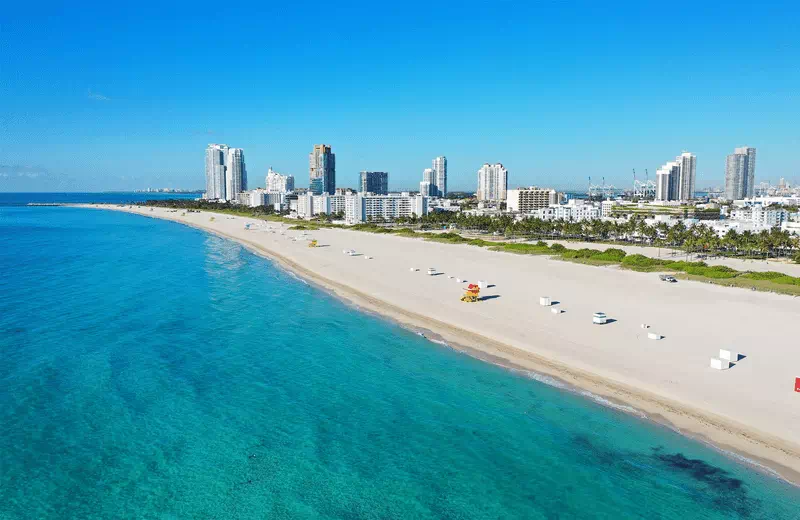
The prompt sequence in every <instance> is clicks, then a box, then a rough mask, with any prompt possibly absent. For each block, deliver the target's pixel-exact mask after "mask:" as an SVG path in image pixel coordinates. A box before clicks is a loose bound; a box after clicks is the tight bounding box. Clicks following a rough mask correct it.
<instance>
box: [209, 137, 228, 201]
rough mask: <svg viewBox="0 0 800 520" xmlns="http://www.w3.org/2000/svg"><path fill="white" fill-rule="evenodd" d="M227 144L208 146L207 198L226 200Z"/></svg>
mask: <svg viewBox="0 0 800 520" xmlns="http://www.w3.org/2000/svg"><path fill="white" fill-rule="evenodd" d="M227 159H228V145H227V144H209V145H208V147H207V148H206V199H208V200H218V199H221V200H225V199H226V197H225V169H226V164H227Z"/></svg>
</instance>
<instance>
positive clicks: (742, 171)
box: [725, 146, 756, 200]
mask: <svg viewBox="0 0 800 520" xmlns="http://www.w3.org/2000/svg"><path fill="white" fill-rule="evenodd" d="M755 176H756V149H755V148H750V147H748V146H744V147H742V148H736V149H734V151H733V153H732V154H731V155H729V156H728V158H727V160H726V162H725V198H726V199H728V200H737V199H744V198H750V197H752V196H753V191H754V187H755V186H754V184H755Z"/></svg>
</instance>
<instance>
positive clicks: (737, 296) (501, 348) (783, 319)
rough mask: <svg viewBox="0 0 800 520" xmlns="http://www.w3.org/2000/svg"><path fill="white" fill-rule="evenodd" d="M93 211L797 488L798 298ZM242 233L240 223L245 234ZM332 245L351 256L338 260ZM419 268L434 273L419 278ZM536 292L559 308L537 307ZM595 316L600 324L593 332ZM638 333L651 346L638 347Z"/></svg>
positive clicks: (267, 225)
mask: <svg viewBox="0 0 800 520" xmlns="http://www.w3.org/2000/svg"><path fill="white" fill-rule="evenodd" d="M91 207H97V206H91ZM99 207H100V208H104V209H112V210H122V211H128V212H132V213H139V214H142V215H145V216H149V217H157V218H164V219H169V220H174V221H177V222H182V223H185V224H189V225H192V226H196V227H198V228H202V229H205V230H208V231H211V232H214V233H217V234H220V235H223V236H226V237H229V238H231V239H234V240H237V241H239V242H241V243H242V244H245V245H246V246H248V247H250V248H251V249H253V250H255V251H257V252H261V253H263V254H265V255H267V256H269V257H272V258H274V259H276V260H277V261H279V262H281V263H282V264H283V265H285V266H286V267H288V268H290V269H292V270H294V271H295V272H297V273H298V274H299V275H301V276H304V277H306V278H308V279H310V280H312V281H315V282H317V283H319V284H320V285H322V286H324V287H327V288H329V289H331V290H333V291H334V292H335V293H337V294H338V295H340V296H342V297H344V298H346V299H349V300H351V301H353V302H354V303H356V304H358V305H360V306H363V307H366V308H369V309H371V310H374V311H377V312H379V313H381V314H383V315H386V316H388V317H390V318H393V319H395V320H397V321H399V322H401V323H403V324H406V325H409V326H412V327H419V328H424V329H427V330H430V331H432V332H434V333H435V334H437V335H440V336H441V337H442V338H443V339H444V340H446V341H447V342H448V343H451V344H455V345H460V346H463V347H466V348H468V349H470V350H469V351H470V353H472V354H474V355H477V356H478V357H484V358H487V359H491V360H502V361H503V362H504V363H507V364H510V365H513V366H518V367H524V368H527V369H530V370H534V371H536V372H539V373H543V374H549V375H553V376H556V377H558V378H561V379H563V380H564V381H566V382H568V383H570V384H572V385H575V386H577V387H580V388H584V389H587V390H589V391H591V392H592V393H594V394H597V395H601V396H605V397H608V398H610V399H613V400H614V401H616V402H622V403H626V404H629V405H631V406H633V407H635V408H637V409H639V410H641V411H643V412H644V413H645V414H647V415H648V416H649V417H650V418H653V419H656V420H663V421H665V422H668V423H669V424H671V425H674V426H675V427H677V428H679V429H680V430H681V431H682V432H684V433H686V434H689V435H694V436H697V437H701V438H704V439H707V440H709V441H711V442H713V443H714V444H715V445H717V446H720V447H723V448H725V449H731V450H733V451H736V452H739V453H742V454H746V456H748V457H750V458H752V459H753V460H756V461H759V462H760V463H763V464H765V465H767V466H769V467H770V468H773V469H774V470H776V471H778V472H779V473H780V474H781V475H783V476H784V477H785V478H787V479H788V480H790V481H793V482H795V483H800V393H797V392H795V391H794V380H795V377H800V347H798V345H800V334H798V328H797V327H798V321H795V320H798V319H799V318H800V298H793V297H791V296H784V295H778V294H771V293H762V292H753V291H747V290H743V289H738V288H728V287H721V286H717V285H711V284H703V283H699V282H680V283H677V284H669V283H665V282H662V281H660V280H659V278H658V276H657V275H656V274H653V273H637V272H631V271H624V270H620V269H617V268H606V267H591V266H586V265H579V264H574V263H570V262H564V261H560V260H554V259H550V258H547V257H542V256H525V255H515V254H511V253H501V252H494V251H489V250H486V249H482V248H478V247H472V246H467V245H452V244H440V243H432V242H425V241H423V240H418V239H413V238H404V237H399V236H391V235H376V234H371V233H364V232H358V231H349V230H344V229H324V230H319V231H309V232H306V235H307V237H309V238H314V239H317V240H318V241H319V245H321V246H323V247H316V248H309V247H308V241H307V240H305V239H303V240H298V241H295V240H293V239H294V238H297V237H300V236H301V233H303V232H301V231H288V228H289V227H290V226H289V225H286V224H279V223H276V222H264V221H259V220H255V219H249V218H243V217H231V216H228V215H224V214H211V213H208V212H203V213H185V214H184V213H183V211H178V212H171V211H170V210H167V209H163V208H154V209H152V211H151V208H146V207H141V208H137V207H136V206H134V207H132V208H128V207H127V206H125V207H124V208H121V207H117V206H99ZM212 216H213V217H214V220H213V221H212V220H211V217H212ZM246 223H252V226H251V229H250V230H246V229H245V224H246ZM300 223H301V222H298V224H300ZM281 233H284V234H281ZM345 249H354V250H355V251H356V253H357V256H350V255H346V254H343V250H345ZM367 257H372V258H371V259H368V258H367ZM412 267H414V268H418V269H419V271H413V272H412V271H410V268H412ZM429 267H434V268H435V269H436V270H437V271H438V272H439V273H442V274H440V275H437V276H428V275H427V274H426V271H427V269H428V268H429ZM449 276H453V277H454V278H452V279H451V278H449ZM455 278H461V279H463V280H466V281H468V282H475V283H477V282H478V280H486V281H487V282H488V284H489V287H488V288H487V289H484V290H483V291H482V292H481V296H483V297H486V299H485V300H483V301H481V302H479V303H475V304H472V303H463V302H461V301H460V300H459V299H460V297H461V295H462V294H463V291H464V288H465V286H466V284H465V283H458V282H457V281H456V279H455ZM540 296H549V297H550V298H552V300H554V301H555V302H558V304H557V307H559V308H561V309H563V311H564V312H563V313H561V314H554V313H552V312H551V309H550V308H549V307H542V306H540V305H539V297H540ZM596 311H602V312H605V313H606V314H607V315H608V317H609V318H610V319H612V320H614V321H613V322H612V323H609V324H607V325H593V324H592V314H593V313H594V312H596ZM642 324H648V325H650V328H649V329H643V328H641V325H642ZM649 332H653V333H656V334H659V335H663V336H664V338H663V339H662V340H657V341H656V340H651V339H648V337H647V336H648V333H649ZM720 348H725V349H731V350H734V351H738V352H740V353H742V354H743V355H744V356H746V357H744V358H743V359H741V360H740V361H738V362H737V363H736V364H735V366H733V367H732V368H730V369H728V370H722V371H720V370H714V369H712V368H710V367H709V361H710V358H712V357H715V356H717V355H718V354H719V349H720ZM420 369H421V370H424V367H420Z"/></svg>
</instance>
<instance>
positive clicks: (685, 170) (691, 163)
mask: <svg viewBox="0 0 800 520" xmlns="http://www.w3.org/2000/svg"><path fill="white" fill-rule="evenodd" d="M696 172H697V157H696V156H695V155H694V154H692V153H689V152H683V153H681V154H680V155H679V156H678V157H676V158H675V160H674V161H670V162H668V163H666V164H665V165H664V166H662V167H661V168H659V169H658V171H656V200H660V201H663V202H666V201H671V200H692V199H693V198H694V183H695V175H696Z"/></svg>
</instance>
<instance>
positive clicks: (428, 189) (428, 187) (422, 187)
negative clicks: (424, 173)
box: [419, 181, 436, 197]
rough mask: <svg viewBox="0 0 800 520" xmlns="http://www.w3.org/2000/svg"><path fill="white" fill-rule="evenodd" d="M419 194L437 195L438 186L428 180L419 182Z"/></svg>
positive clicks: (426, 195)
mask: <svg viewBox="0 0 800 520" xmlns="http://www.w3.org/2000/svg"><path fill="white" fill-rule="evenodd" d="M419 194H420V195H422V196H425V197H435V196H436V186H435V185H433V184H431V183H430V182H428V181H422V182H420V183H419Z"/></svg>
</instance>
